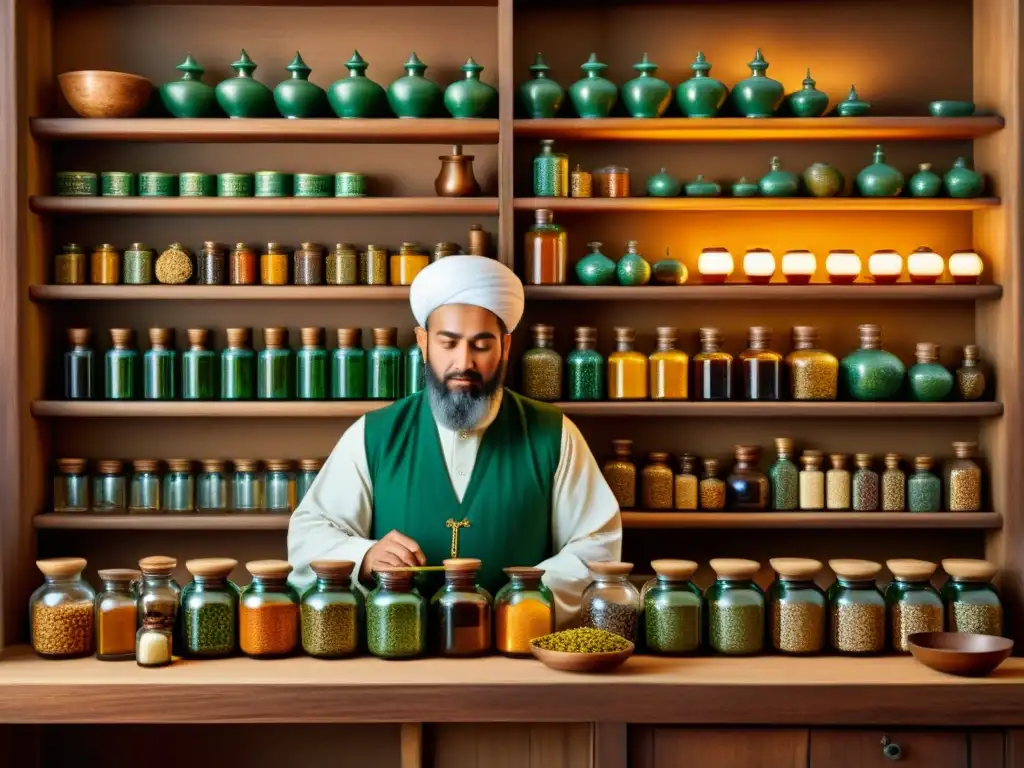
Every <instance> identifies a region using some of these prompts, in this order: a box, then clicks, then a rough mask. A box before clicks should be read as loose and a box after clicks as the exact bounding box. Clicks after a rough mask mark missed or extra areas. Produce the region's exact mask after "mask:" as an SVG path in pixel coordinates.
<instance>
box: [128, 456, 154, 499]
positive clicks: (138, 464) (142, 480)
mask: <svg viewBox="0 0 1024 768" xmlns="http://www.w3.org/2000/svg"><path fill="white" fill-rule="evenodd" d="M159 467H160V462H159V461H156V460H154V459H136V460H135V461H133V462H132V482H131V485H130V486H129V489H128V511H129V512H159V511H160V473H159Z"/></svg>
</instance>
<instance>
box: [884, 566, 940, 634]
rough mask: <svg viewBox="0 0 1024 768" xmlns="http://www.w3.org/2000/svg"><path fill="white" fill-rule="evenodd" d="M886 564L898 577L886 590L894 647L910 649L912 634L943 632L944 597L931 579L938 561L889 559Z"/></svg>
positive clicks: (895, 577) (894, 575) (895, 576)
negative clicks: (909, 640)
mask: <svg viewBox="0 0 1024 768" xmlns="http://www.w3.org/2000/svg"><path fill="white" fill-rule="evenodd" d="M885 565H886V567H887V568H888V569H889V570H890V571H891V572H892V575H893V577H894V578H893V580H892V581H891V582H890V583H889V586H888V587H887V588H886V590H885V603H886V605H887V606H888V609H889V626H890V629H891V636H892V650H894V651H896V652H898V653H909V652H910V646H909V644H908V638H909V637H910V636H911V635H913V634H914V633H916V632H941V631H942V629H943V625H944V623H945V611H944V608H943V604H942V598H941V597H940V596H939V593H938V590H936V589H935V587H933V586H932V584H931V581H930V579H931V577H932V574H933V573H935V563H929V562H927V561H924V560H911V559H906V560H887V561H886V563H885Z"/></svg>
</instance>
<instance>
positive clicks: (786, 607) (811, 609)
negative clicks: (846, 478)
mask: <svg viewBox="0 0 1024 768" xmlns="http://www.w3.org/2000/svg"><path fill="white" fill-rule="evenodd" d="M819 474H821V473H820V472H819ZM769 562H770V563H771V566H772V570H774V571H775V573H776V574H778V578H777V579H776V581H775V583H774V584H772V586H771V589H770V590H769V591H768V595H769V600H770V602H771V617H770V619H769V627H770V630H771V632H770V634H771V638H772V647H773V648H774V649H775V650H776V651H780V652H781V653H793V654H810V653H821V651H822V650H824V648H825V623H826V622H825V607H826V605H827V602H828V601H827V600H826V598H825V593H824V592H823V591H822V590H821V588H820V587H818V585H817V584H815V583H814V577H815V576H817V575H818V574H819V573H820V572H821V569H822V565H821V563H819V562H818V561H817V560H809V559H806V558H802V557H776V558H774V559H772V560H770V561H769Z"/></svg>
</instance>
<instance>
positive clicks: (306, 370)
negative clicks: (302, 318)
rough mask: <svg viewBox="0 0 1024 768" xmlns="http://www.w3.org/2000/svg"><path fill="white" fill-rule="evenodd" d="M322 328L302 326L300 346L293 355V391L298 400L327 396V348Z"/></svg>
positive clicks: (324, 397)
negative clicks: (323, 341)
mask: <svg viewBox="0 0 1024 768" xmlns="http://www.w3.org/2000/svg"><path fill="white" fill-rule="evenodd" d="M323 333H324V329H323V328H302V329H301V330H300V331H299V336H300V337H301V339H302V346H301V347H300V348H299V351H298V352H297V353H296V355H295V392H296V397H297V398H298V399H299V400H325V399H326V398H327V350H326V349H324V346H323V343H322V339H323Z"/></svg>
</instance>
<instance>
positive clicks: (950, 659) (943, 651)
mask: <svg viewBox="0 0 1024 768" xmlns="http://www.w3.org/2000/svg"><path fill="white" fill-rule="evenodd" d="M907 644H908V645H909V646H910V652H911V653H912V654H913V655H914V658H915V659H917V660H918V661H920V662H921V663H922V664H924V665H925V666H926V667H930V668H932V669H934V670H936V671H938V672H945V673H946V674H949V675H961V676H963V677H984V676H985V675H987V674H989V673H990V672H992V671H993V670H994V669H995V668H996V667H998V666H999V665H1000V664H1002V663H1003V662H1004V661H1006V659H1007V657H1008V656H1009V655H1010V651H1012V650H1013V640H1008V639H1007V638H1005V637H996V636H995V635H973V634H969V633H967V632H915V633H914V634H912V635H911V636H910V637H908V638H907Z"/></svg>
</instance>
